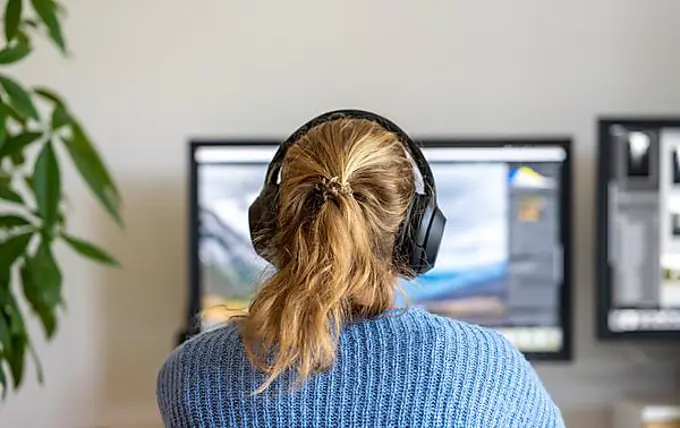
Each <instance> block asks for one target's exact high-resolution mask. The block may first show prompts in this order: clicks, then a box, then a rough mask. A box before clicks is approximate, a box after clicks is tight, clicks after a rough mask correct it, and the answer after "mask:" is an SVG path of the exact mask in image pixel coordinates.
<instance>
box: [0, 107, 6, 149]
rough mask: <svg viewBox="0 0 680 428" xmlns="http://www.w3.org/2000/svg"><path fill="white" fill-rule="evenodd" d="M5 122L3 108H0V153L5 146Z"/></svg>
mask: <svg viewBox="0 0 680 428" xmlns="http://www.w3.org/2000/svg"><path fill="white" fill-rule="evenodd" d="M6 122H7V113H6V112H5V109H4V108H1V107H0V151H1V150H2V147H3V146H4V145H5V139H6V138H7V129H6Z"/></svg>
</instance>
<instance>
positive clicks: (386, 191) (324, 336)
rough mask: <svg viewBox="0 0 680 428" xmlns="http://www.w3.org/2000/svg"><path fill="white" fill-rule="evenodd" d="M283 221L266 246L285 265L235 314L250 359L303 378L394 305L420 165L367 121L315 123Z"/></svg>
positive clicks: (272, 374)
mask: <svg viewBox="0 0 680 428" xmlns="http://www.w3.org/2000/svg"><path fill="white" fill-rule="evenodd" d="M280 186H281V188H280V197H279V207H278V224H277V228H276V231H275V232H274V236H273V239H271V240H270V242H269V243H268V245H267V251H268V252H269V253H270V256H271V258H270V260H273V261H274V265H275V267H276V268H277V271H276V272H275V273H274V274H273V275H272V276H271V277H270V278H269V279H267V280H266V281H265V282H264V283H263V284H262V286H261V287H260V289H259V291H258V292H257V294H256V295H255V297H254V299H253V300H252V302H251V304H250V306H249V308H248V311H247V313H246V314H245V315H243V316H242V317H239V318H237V322H238V324H239V326H240V329H241V333H242V337H243V341H244V346H245V350H246V354H247V356H248V358H249V360H250V361H251V362H252V363H253V364H254V365H255V366H256V367H257V368H258V369H260V370H261V371H263V372H265V373H266V374H267V375H268V376H267V378H266V380H265V381H264V382H263V384H262V385H261V386H260V387H259V388H258V389H257V391H256V392H257V393H260V392H262V391H264V390H265V389H267V388H268V387H269V386H270V385H271V383H272V382H273V381H275V380H276V379H277V378H279V377H280V376H281V375H282V374H284V373H285V372H287V371H292V372H294V373H295V374H296V375H297V384H298V385H300V384H301V383H302V382H304V381H305V380H306V379H307V378H308V377H309V376H310V375H311V374H313V373H318V372H321V371H323V370H325V369H327V368H329V367H330V366H331V365H332V364H333V362H334V360H335V356H336V348H337V343H338V337H339V334H340V330H341V328H342V327H343V325H344V324H346V323H347V322H350V321H352V320H357V319H364V318H370V317H375V316H378V315H380V314H381V313H383V312H385V311H386V310H387V309H389V308H390V307H391V306H392V303H393V301H394V288H395V285H396V282H397V275H398V274H407V270H406V268H405V267H404V266H399V264H395V263H394V261H393V260H394V259H393V252H394V246H395V238H396V236H397V232H398V230H399V227H400V225H401V223H402V222H403V220H404V218H405V216H406V211H407V210H408V206H409V203H410V200H411V198H412V197H413V193H414V192H415V184H414V178H413V169H412V166H411V163H410V160H409V158H408V157H407V155H406V152H405V149H404V146H403V143H402V142H401V141H399V140H398V138H397V137H396V135H394V134H393V133H391V132H389V131H387V130H385V129H384V128H382V127H381V126H379V125H377V124H375V123H373V122H371V121H368V120H364V119H339V120H333V121H330V122H325V123H322V124H320V125H317V126H315V127H313V128H312V129H310V130H309V131H308V132H307V133H306V134H304V135H303V136H302V137H300V138H299V140H298V141H297V142H295V143H294V144H293V145H292V146H291V147H290V148H289V150H288V152H287V154H286V157H285V158H284V161H283V166H282V170H281V185H280Z"/></svg>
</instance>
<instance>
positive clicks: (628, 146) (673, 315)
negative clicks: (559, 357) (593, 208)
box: [598, 118, 680, 338]
mask: <svg viewBox="0 0 680 428" xmlns="http://www.w3.org/2000/svg"><path fill="white" fill-rule="evenodd" d="M599 128H600V129H599V130H600V133H599V134H600V153H599V174H600V176H599V195H598V202H599V206H598V210H599V215H598V222H599V224H598V232H599V239H598V245H599V251H598V253H599V272H600V275H599V284H598V285H599V290H600V293H599V303H600V304H599V306H598V307H599V316H598V332H599V336H600V337H602V338H625V337H628V338H655V337H656V338H670V337H675V338H680V119H678V120H676V121H674V120H656V121H655V120H646V119H645V120H633V119H622V120H617V119H615V118H612V119H603V120H601V121H600V124H599Z"/></svg>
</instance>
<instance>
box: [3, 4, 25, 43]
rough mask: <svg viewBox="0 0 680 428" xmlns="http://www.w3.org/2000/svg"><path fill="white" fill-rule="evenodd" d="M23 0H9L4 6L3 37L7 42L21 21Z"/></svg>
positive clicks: (14, 33)
mask: <svg viewBox="0 0 680 428" xmlns="http://www.w3.org/2000/svg"><path fill="white" fill-rule="evenodd" d="M22 9H23V0H9V1H8V2H7V7H6V8H5V39H6V40H7V43H9V42H11V41H12V39H14V36H16V34H17V30H18V29H19V24H20V23H21V13H22Z"/></svg>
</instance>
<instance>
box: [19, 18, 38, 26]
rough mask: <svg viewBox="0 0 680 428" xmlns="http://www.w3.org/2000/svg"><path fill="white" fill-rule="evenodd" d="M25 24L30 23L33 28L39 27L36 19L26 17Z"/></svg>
mask: <svg viewBox="0 0 680 428" xmlns="http://www.w3.org/2000/svg"><path fill="white" fill-rule="evenodd" d="M23 24H24V25H28V26H29V27H31V28H38V27H39V25H38V21H36V20H35V19H24V22H23Z"/></svg>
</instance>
